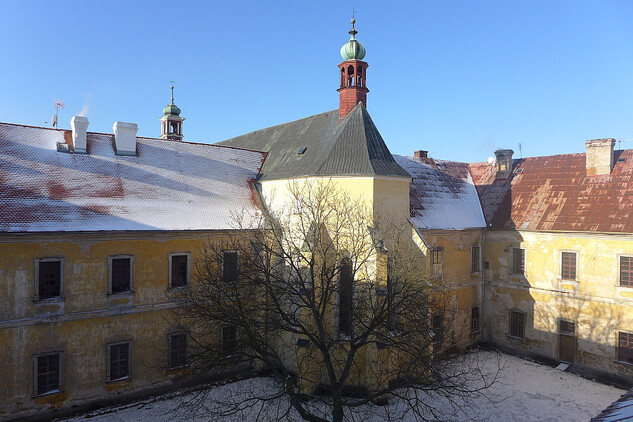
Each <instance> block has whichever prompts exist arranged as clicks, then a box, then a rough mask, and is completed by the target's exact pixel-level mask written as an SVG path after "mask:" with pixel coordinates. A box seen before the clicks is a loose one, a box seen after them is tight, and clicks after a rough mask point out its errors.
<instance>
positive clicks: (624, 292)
mask: <svg viewBox="0 0 633 422" xmlns="http://www.w3.org/2000/svg"><path fill="white" fill-rule="evenodd" d="M485 246H486V248H485V260H486V261H488V262H489V265H490V269H489V270H486V271H485V280H486V282H485V287H484V294H485V303H486V305H485V311H486V312H485V322H484V324H485V336H486V338H487V339H488V340H491V341H494V342H495V343H497V344H500V345H502V346H504V347H507V348H510V349H514V350H517V351H522V352H529V353H534V354H536V355H542V356H545V357H549V358H553V359H559V344H558V321H559V319H565V320H569V321H571V322H574V323H575V324H576V342H577V343H576V344H577V352H576V356H575V359H576V363H577V364H579V365H584V366H587V367H592V368H596V369H598V370H601V371H605V372H609V373H612V374H616V375H620V376H623V377H628V378H629V379H633V367H632V366H631V365H628V364H624V363H619V362H617V348H616V346H617V335H618V334H617V333H618V332H619V331H626V332H629V333H631V332H633V298H631V297H632V296H633V288H629V287H620V286H618V283H619V256H620V255H633V236H630V235H607V234H588V233H585V234H583V233H547V232H529V231H489V232H487V233H486V245H485ZM513 247H521V248H523V249H525V274H524V275H519V274H513V273H512V269H511V267H512V255H511V253H512V248H513ZM562 251H574V252H576V253H577V280H575V281H566V280H561V279H560V271H561V270H560V256H561V252H562ZM512 309H515V310H521V311H524V312H525V313H526V317H527V321H526V327H525V339H523V340H521V339H514V338H510V337H509V336H508V332H509V325H508V324H509V312H510V310H512Z"/></svg>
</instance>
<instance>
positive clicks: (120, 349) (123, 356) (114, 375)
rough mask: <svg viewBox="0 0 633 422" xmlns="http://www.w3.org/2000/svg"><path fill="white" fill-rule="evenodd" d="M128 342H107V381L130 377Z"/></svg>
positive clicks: (129, 344)
mask: <svg viewBox="0 0 633 422" xmlns="http://www.w3.org/2000/svg"><path fill="white" fill-rule="evenodd" d="M130 346H131V343H130V342H124V343H113V344H108V346H107V347H108V381H118V380H122V379H127V378H129V377H130Z"/></svg>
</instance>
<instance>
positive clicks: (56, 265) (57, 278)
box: [35, 258, 63, 300]
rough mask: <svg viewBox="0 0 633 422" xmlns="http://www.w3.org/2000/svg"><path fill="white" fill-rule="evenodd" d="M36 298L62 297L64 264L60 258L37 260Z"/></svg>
mask: <svg viewBox="0 0 633 422" xmlns="http://www.w3.org/2000/svg"><path fill="white" fill-rule="evenodd" d="M35 262H36V280H37V296H36V300H42V299H50V298H56V297H62V292H63V290H62V278H63V272H62V271H63V265H62V260H61V259H59V258H41V259H37V260H36V261H35Z"/></svg>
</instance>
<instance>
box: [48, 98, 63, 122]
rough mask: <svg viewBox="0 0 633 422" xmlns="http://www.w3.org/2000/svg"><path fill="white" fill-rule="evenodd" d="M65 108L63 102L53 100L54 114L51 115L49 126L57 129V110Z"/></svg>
mask: <svg viewBox="0 0 633 422" xmlns="http://www.w3.org/2000/svg"><path fill="white" fill-rule="evenodd" d="M64 107H66V104H64V100H55V114H54V115H53V118H52V119H51V126H53V127H57V126H58V124H59V109H60V108H64Z"/></svg>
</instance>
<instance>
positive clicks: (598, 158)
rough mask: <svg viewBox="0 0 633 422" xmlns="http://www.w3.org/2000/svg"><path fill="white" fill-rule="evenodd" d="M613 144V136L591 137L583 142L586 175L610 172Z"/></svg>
mask: <svg viewBox="0 0 633 422" xmlns="http://www.w3.org/2000/svg"><path fill="white" fill-rule="evenodd" d="M614 146H615V139H613V138H604V139H592V140H589V141H587V142H585V147H586V148H587V154H586V162H585V164H586V167H587V176H599V175H603V174H611V170H612V169H613V147H614Z"/></svg>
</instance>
